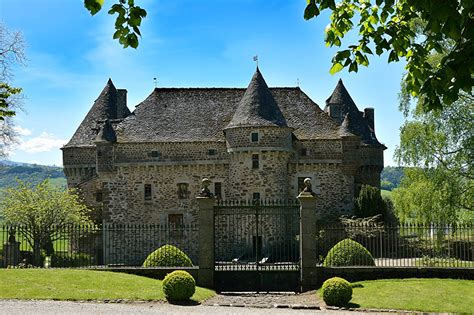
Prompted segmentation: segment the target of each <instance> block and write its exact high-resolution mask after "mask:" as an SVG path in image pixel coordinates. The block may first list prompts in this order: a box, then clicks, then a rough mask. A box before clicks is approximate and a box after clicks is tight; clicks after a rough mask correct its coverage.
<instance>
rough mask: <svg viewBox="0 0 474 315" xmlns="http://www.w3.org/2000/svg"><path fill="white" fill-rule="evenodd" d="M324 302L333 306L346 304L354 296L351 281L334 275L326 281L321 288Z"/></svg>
mask: <svg viewBox="0 0 474 315" xmlns="http://www.w3.org/2000/svg"><path fill="white" fill-rule="evenodd" d="M321 295H322V297H323V300H324V302H326V304H327V305H331V306H344V305H346V304H347V303H349V301H350V300H351V298H352V287H351V284H350V283H349V281H347V280H345V279H342V278H339V277H334V278H330V279H328V280H326V281H324V283H323V286H322V288H321Z"/></svg>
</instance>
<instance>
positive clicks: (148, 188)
mask: <svg viewBox="0 0 474 315" xmlns="http://www.w3.org/2000/svg"><path fill="white" fill-rule="evenodd" d="M143 196H144V199H145V200H151V184H145V189H144V195H143Z"/></svg>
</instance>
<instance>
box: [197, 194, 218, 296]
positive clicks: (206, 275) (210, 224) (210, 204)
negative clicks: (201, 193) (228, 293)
mask: <svg viewBox="0 0 474 315" xmlns="http://www.w3.org/2000/svg"><path fill="white" fill-rule="evenodd" d="M197 201H198V204H199V215H198V217H199V244H198V248H199V272H198V281H197V283H198V285H199V286H202V287H205V288H213V287H214V198H213V197H212V196H209V197H197Z"/></svg>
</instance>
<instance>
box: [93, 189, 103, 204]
mask: <svg viewBox="0 0 474 315" xmlns="http://www.w3.org/2000/svg"><path fill="white" fill-rule="evenodd" d="M102 199H103V196H102V191H100V190H98V191H97V192H96V193H95V201H96V202H102Z"/></svg>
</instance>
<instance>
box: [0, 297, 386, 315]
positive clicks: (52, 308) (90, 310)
mask: <svg viewBox="0 0 474 315" xmlns="http://www.w3.org/2000/svg"><path fill="white" fill-rule="evenodd" d="M0 314H1V315H3V314H5V315H7V314H8V315H17V314H18V315H20V314H21V315H23V314H35V315H39V314H68V315H69V314H84V315H85V314H87V315H89V314H111V315H112V314H114V315H115V314H117V315H121V314H170V315H175V314H176V315H178V314H180V315H182V314H186V315H188V314H209V315H227V314H243V315H246V314H258V315H259V314H271V315H284V314H289V315H310V314H313V315H314V314H338V315H343V314H344V315H347V314H350V315H355V314H378V313H368V312H349V311H329V310H314V309H306V310H305V309H298V310H297V309H287V308H286V309H282V308H256V307H226V306H208V305H197V306H179V305H170V304H167V303H159V302H157V303H131V304H128V303H92V302H63V301H16V300H0Z"/></svg>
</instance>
